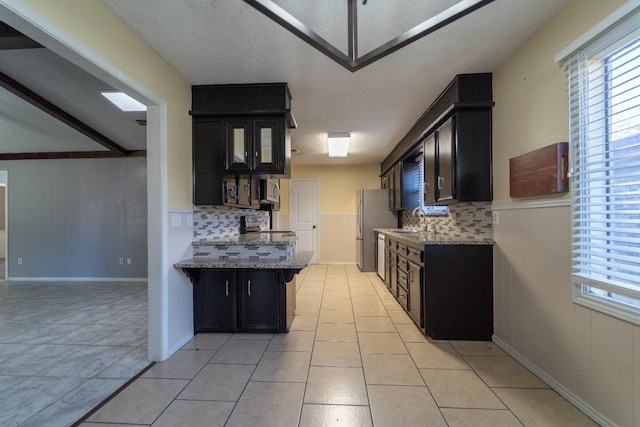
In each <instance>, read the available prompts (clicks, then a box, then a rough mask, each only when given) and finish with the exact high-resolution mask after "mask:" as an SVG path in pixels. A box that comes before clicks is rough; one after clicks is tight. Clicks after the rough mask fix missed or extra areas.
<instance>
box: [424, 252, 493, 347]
mask: <svg viewBox="0 0 640 427" xmlns="http://www.w3.org/2000/svg"><path fill="white" fill-rule="evenodd" d="M492 268H493V247H492V246H491V245H427V246H425V270H424V326H425V331H426V333H427V334H428V335H429V336H431V337H432V338H433V339H443V340H475V341H491V336H492V335H493V272H492Z"/></svg>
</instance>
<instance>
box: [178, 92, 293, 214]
mask: <svg viewBox="0 0 640 427" xmlns="http://www.w3.org/2000/svg"><path fill="white" fill-rule="evenodd" d="M190 114H191V116H192V119H193V189H194V190H193V203H194V204H195V205H220V204H222V203H223V178H222V176H223V175H240V174H242V175H252V176H254V177H260V178H289V177H290V163H291V135H290V130H291V129H294V128H296V127H297V123H296V122H295V119H294V117H293V114H292V113H291V94H290V92H289V88H288V86H287V84H286V83H265V84H239V85H202V86H193V87H192V110H191V111H190Z"/></svg>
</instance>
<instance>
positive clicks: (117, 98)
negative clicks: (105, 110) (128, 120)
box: [100, 91, 147, 112]
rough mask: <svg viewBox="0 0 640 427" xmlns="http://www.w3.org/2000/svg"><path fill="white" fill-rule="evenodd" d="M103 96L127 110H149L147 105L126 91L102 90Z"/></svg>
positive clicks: (121, 108)
mask: <svg viewBox="0 0 640 427" xmlns="http://www.w3.org/2000/svg"><path fill="white" fill-rule="evenodd" d="M100 94H101V95H102V96H104V97H105V98H107V99H108V100H109V102H111V103H112V104H113V105H115V106H116V107H118V108H119V109H120V110H122V111H125V112H131V111H147V106H146V105H144V104H142V103H140V102H138V101H136V100H135V99H133V98H132V97H130V96H129V95H127V94H126V93H124V92H112V91H107V92H100Z"/></svg>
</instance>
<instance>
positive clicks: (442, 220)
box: [402, 202, 493, 240]
mask: <svg viewBox="0 0 640 427" xmlns="http://www.w3.org/2000/svg"><path fill="white" fill-rule="evenodd" d="M492 224H493V222H492V214H491V203H488V202H478V203H457V204H452V205H449V212H448V214H447V215H446V216H427V217H423V216H418V215H415V216H414V215H412V211H402V228H408V229H412V230H427V229H428V231H434V228H435V232H436V233H437V234H441V235H446V236H450V237H452V238H457V237H459V238H464V239H468V240H484V239H493V225H492Z"/></svg>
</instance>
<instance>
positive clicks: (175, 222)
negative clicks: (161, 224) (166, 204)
mask: <svg viewBox="0 0 640 427" xmlns="http://www.w3.org/2000/svg"><path fill="white" fill-rule="evenodd" d="M171 226H172V227H173V228H178V227H180V226H182V215H181V214H179V213H177V212H174V213H172V214H171Z"/></svg>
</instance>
